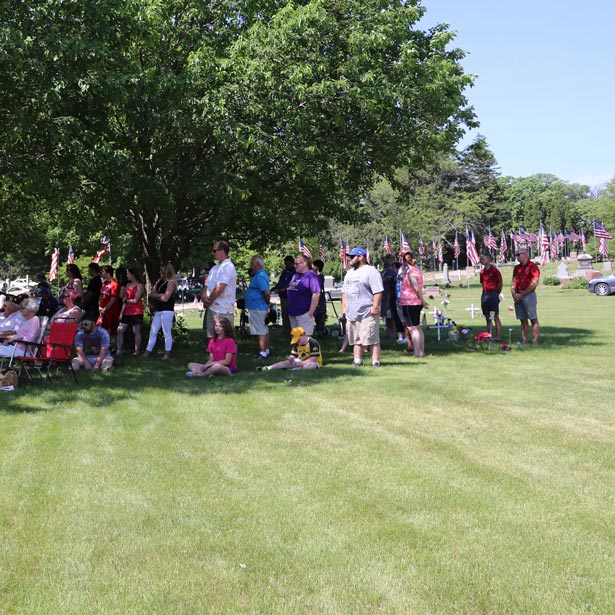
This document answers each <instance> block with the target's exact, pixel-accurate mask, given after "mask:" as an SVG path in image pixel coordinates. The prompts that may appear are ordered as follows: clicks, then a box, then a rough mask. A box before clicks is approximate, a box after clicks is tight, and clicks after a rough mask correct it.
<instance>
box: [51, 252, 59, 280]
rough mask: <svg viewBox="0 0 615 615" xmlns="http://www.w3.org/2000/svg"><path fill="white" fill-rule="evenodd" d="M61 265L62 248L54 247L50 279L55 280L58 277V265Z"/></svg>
mask: <svg viewBox="0 0 615 615" xmlns="http://www.w3.org/2000/svg"><path fill="white" fill-rule="evenodd" d="M59 266H60V248H54V249H53V254H52V255H51V268H50V269H49V281H50V282H53V281H54V280H55V279H56V278H57V277H58V267H59Z"/></svg>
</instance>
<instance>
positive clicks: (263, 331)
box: [245, 254, 271, 359]
mask: <svg viewBox="0 0 615 615" xmlns="http://www.w3.org/2000/svg"><path fill="white" fill-rule="evenodd" d="M249 273H250V285H249V286H248V290H247V291H246V297H245V300H246V309H247V310H248V315H249V318H250V333H251V334H252V335H258V349H259V353H258V354H257V355H256V356H255V357H254V358H255V359H266V358H267V357H268V356H269V327H268V326H267V323H266V322H265V320H266V318H267V313H268V312H269V300H270V299H271V292H270V290H269V276H268V275H267V272H266V271H265V261H264V259H263V257H262V256H261V255H260V254H256V255H254V256H253V257H252V260H251V261H250V271H249Z"/></svg>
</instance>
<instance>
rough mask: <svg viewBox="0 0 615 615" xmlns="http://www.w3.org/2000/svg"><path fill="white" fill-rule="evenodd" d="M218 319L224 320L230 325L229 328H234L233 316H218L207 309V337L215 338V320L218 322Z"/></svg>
mask: <svg viewBox="0 0 615 615" xmlns="http://www.w3.org/2000/svg"><path fill="white" fill-rule="evenodd" d="M218 318H226V319H227V320H228V321H229V322H230V323H231V327H233V326H235V314H218V312H214V311H213V310H212V309H211V308H207V311H206V312H205V323H206V327H205V328H206V329H207V337H216V331H215V329H214V327H215V326H216V320H218Z"/></svg>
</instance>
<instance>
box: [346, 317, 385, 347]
mask: <svg viewBox="0 0 615 615" xmlns="http://www.w3.org/2000/svg"><path fill="white" fill-rule="evenodd" d="M346 327H347V333H348V343H349V344H350V345H351V346H355V345H357V344H361V346H374V345H375V344H380V326H379V322H378V318H376V317H375V316H366V317H365V318H364V319H363V320H349V321H348V324H347V325H346Z"/></svg>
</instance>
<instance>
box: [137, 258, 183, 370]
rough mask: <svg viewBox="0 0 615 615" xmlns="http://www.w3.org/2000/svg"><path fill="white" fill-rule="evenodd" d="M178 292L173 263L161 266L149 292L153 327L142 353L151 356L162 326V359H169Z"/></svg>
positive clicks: (144, 355)
mask: <svg viewBox="0 0 615 615" xmlns="http://www.w3.org/2000/svg"><path fill="white" fill-rule="evenodd" d="M176 292H177V275H176V273H175V269H174V268H173V265H172V264H171V263H167V264H166V265H163V266H162V267H161V268H160V276H159V277H158V279H157V280H156V283H155V284H154V288H153V290H152V292H151V293H150V294H149V298H148V302H149V306H150V309H151V311H152V328H151V329H150V332H149V340H148V342H147V348H146V349H145V352H144V353H143V354H142V355H141V356H142V357H149V356H150V354H152V350H154V346H155V345H156V339H157V338H158V332H159V331H160V328H162V332H163V334H164V354H163V355H162V360H163V361H167V360H168V359H169V356H170V354H171V350H172V348H173V335H172V330H173V318H174V317H175V293H176Z"/></svg>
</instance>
